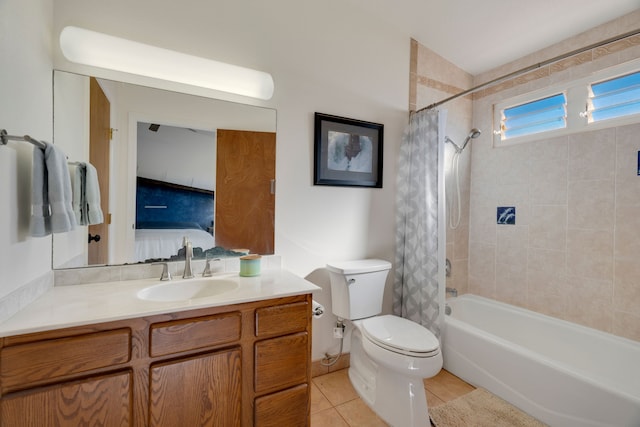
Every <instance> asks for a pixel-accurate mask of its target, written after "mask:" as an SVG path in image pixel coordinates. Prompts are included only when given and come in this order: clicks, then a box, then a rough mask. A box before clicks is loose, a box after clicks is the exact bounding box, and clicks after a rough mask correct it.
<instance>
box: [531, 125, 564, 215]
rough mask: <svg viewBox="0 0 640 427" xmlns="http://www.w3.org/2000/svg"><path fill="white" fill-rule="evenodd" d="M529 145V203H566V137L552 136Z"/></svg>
mask: <svg viewBox="0 0 640 427" xmlns="http://www.w3.org/2000/svg"><path fill="white" fill-rule="evenodd" d="M531 145H532V151H531V169H530V170H531V176H530V178H529V181H530V183H531V185H530V187H529V195H530V197H531V203H532V204H549V205H563V204H566V203H567V160H568V155H569V154H568V138H567V137H560V138H553V139H549V140H543V141H539V142H535V143H531ZM523 190H524V189H523Z"/></svg>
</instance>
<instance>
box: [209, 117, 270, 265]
mask: <svg viewBox="0 0 640 427" xmlns="http://www.w3.org/2000/svg"><path fill="white" fill-rule="evenodd" d="M275 169H276V134H275V133H272V132H250V131H236V130H224V129H218V131H217V165H216V192H215V204H216V214H215V222H214V229H215V239H216V246H222V247H224V248H225V249H249V250H250V251H251V252H252V253H256V254H273V253H274V243H273V239H274V213H275V194H274V193H275V191H274V188H275Z"/></svg>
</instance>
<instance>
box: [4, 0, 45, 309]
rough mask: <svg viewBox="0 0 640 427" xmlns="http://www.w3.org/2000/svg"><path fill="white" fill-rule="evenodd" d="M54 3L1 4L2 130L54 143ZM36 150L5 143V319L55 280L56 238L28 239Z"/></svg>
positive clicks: (41, 0) (13, 1) (15, 0)
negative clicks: (53, 255) (53, 244)
mask: <svg viewBox="0 0 640 427" xmlns="http://www.w3.org/2000/svg"><path fill="white" fill-rule="evenodd" d="M51 3H52V2H51V0H33V1H28V2H25V1H23V0H3V1H2V2H0V53H1V54H2V58H3V61H2V62H3V63H2V66H1V67H0V94H2V102H0V128H2V129H6V130H7V132H8V133H9V134H11V135H25V134H29V135H31V136H33V137H34V138H40V139H44V140H49V141H50V140H51V136H52V130H51V129H52V91H51V24H52V5H51ZM31 153H32V146H31V145H30V144H27V143H24V142H9V144H8V145H7V146H0V319H3V318H5V317H6V316H8V315H10V314H12V312H13V311H15V310H16V309H17V308H19V306H20V305H21V304H23V303H25V301H27V302H28V299H29V297H28V295H26V294H28V293H31V292H36V293H37V292H38V291H37V290H36V288H40V289H41V288H42V287H43V286H44V287H46V286H48V285H50V284H51V282H52V274H51V238H50V237H45V238H30V237H28V229H29V216H30V203H31V200H30V197H29V194H30V185H31ZM34 286H35V287H34ZM23 291H24V292H23ZM25 298H26V299H25Z"/></svg>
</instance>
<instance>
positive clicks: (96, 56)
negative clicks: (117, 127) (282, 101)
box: [60, 26, 273, 100]
mask: <svg viewBox="0 0 640 427" xmlns="http://www.w3.org/2000/svg"><path fill="white" fill-rule="evenodd" d="M60 49H61V50H62V53H63V54H64V56H65V58H67V59H68V60H69V61H71V62H75V63H78V64H84V65H91V66H93V67H100V68H105V69H109V70H115V71H122V72H125V73H131V74H137V75H141V76H146V77H153V78H157V79H162V80H168V81H172V82H178V83H185V84H188V85H193V86H200V87H204V88H208V89H214V90H219V91H222V92H228V93H234V94H237V95H244V96H250V97H252V98H258V99H265V100H266V99H270V98H271V96H272V95H273V78H272V77H271V74H269V73H265V72H262V71H257V70H252V69H250V68H244V67H240V66H237V65H231V64H226V63H224V62H219V61H214V60H212V59H206V58H201V57H198V56H193V55H188V54H185V53H181V52H176V51H173V50H169V49H164V48H160V47H156V46H151V45H148V44H144V43H139V42H135V41H131V40H127V39H123V38H120V37H115V36H111V35H108V34H102V33H98V32H95V31H90V30H86V29H84V28H78V27H73V26H70V27H65V28H64V29H63V30H62V31H61V32H60Z"/></svg>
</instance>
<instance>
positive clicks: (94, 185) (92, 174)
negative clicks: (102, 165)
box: [84, 163, 104, 224]
mask: <svg viewBox="0 0 640 427" xmlns="http://www.w3.org/2000/svg"><path fill="white" fill-rule="evenodd" d="M85 169H86V176H85V181H84V182H85V193H84V194H85V202H86V208H87V224H102V223H103V222H104V215H103V214H102V209H101V208H100V185H99V183H98V171H96V168H95V167H94V166H93V165H92V164H91V163H86V167H85Z"/></svg>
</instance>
